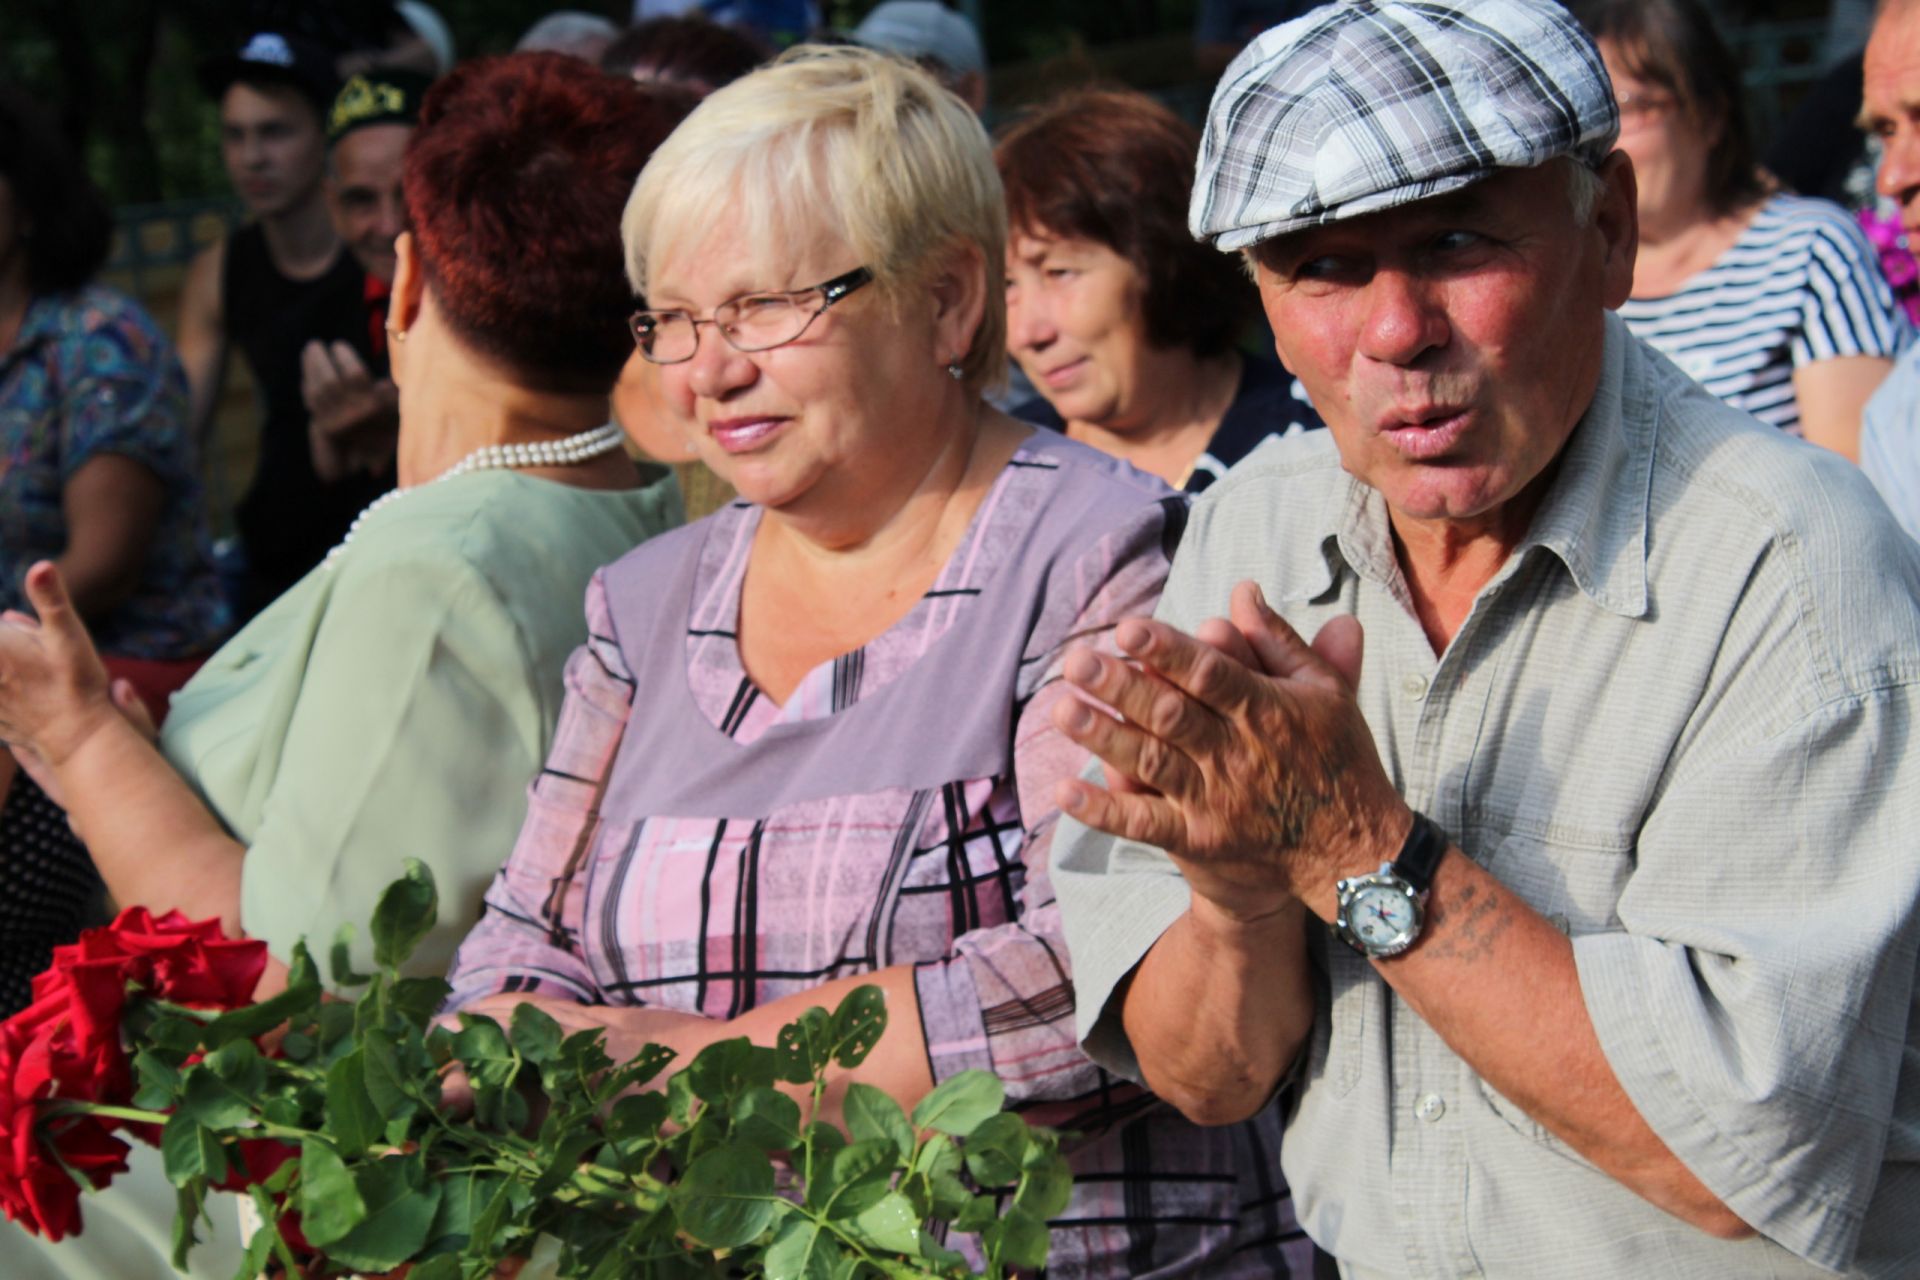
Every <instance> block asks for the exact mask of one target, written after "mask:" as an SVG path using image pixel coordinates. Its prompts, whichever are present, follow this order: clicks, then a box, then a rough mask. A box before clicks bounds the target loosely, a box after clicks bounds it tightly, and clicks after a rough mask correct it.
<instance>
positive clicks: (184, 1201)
mask: <svg viewBox="0 0 1920 1280" xmlns="http://www.w3.org/2000/svg"><path fill="white" fill-rule="evenodd" d="M173 1196H174V1212H173V1269H174V1270H175V1271H185V1270H186V1269H187V1254H188V1253H189V1252H191V1251H192V1249H193V1246H195V1245H196V1244H199V1243H200V1236H199V1234H198V1233H197V1232H195V1231H194V1229H193V1227H194V1224H195V1223H196V1222H198V1221H199V1220H200V1217H201V1215H202V1214H203V1213H205V1212H206V1208H205V1206H206V1202H207V1188H206V1185H205V1184H204V1183H199V1182H189V1183H188V1184H187V1185H186V1186H184V1187H181V1188H180V1189H179V1190H177V1191H175V1192H174V1193H173Z"/></svg>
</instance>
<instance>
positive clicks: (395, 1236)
mask: <svg viewBox="0 0 1920 1280" xmlns="http://www.w3.org/2000/svg"><path fill="white" fill-rule="evenodd" d="M353 1180H354V1185H355V1186H357V1187H358V1188H359V1190H360V1197H361V1199H362V1200H363V1201H364V1202H365V1203H366V1208H367V1216H366V1217H365V1218H364V1219H363V1220H362V1221H361V1222H360V1223H359V1225H357V1226H355V1227H354V1228H353V1230H351V1231H349V1232H347V1234H346V1235H344V1236H342V1237H340V1238H339V1239H338V1240H335V1241H334V1242H333V1243H331V1244H329V1245H327V1246H326V1254H327V1256H328V1257H329V1258H331V1259H333V1260H334V1261H335V1262H338V1263H343V1264H345V1265H346V1266H349V1267H352V1268H355V1269H356V1270H359V1271H374V1272H378V1271H391V1270H393V1268H395V1267H397V1266H399V1265H400V1264H401V1263H403V1262H407V1261H409V1260H411V1259H412V1258H413V1257H414V1255H415V1254H417V1253H419V1252H420V1250H421V1249H422V1248H424V1247H425V1246H426V1243H427V1233H428V1232H430V1231H431V1230H432V1229H433V1220H434V1217H435V1216H436V1215H437V1214H438V1213H439V1210H440V1196H441V1193H442V1189H443V1184H441V1183H439V1182H428V1181H427V1180H426V1173H425V1169H424V1167H423V1166H422V1164H421V1162H420V1160H419V1157H418V1155H417V1154H416V1155H413V1156H407V1157H392V1158H388V1159H384V1160H374V1161H372V1162H370V1163H368V1164H365V1165H362V1166H361V1167H360V1168H359V1169H357V1170H355V1171H354V1175H353ZM308 1239H310V1240H311V1239H312V1237H311V1236H309V1237H308ZM314 1243H315V1244H318V1243H319V1241H317V1240H315V1241H314Z"/></svg>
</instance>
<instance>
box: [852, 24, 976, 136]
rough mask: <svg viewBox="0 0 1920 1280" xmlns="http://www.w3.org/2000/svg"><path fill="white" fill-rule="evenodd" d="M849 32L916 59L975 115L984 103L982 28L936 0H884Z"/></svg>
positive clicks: (864, 41)
mask: <svg viewBox="0 0 1920 1280" xmlns="http://www.w3.org/2000/svg"><path fill="white" fill-rule="evenodd" d="M853 38H854V39H855V40H857V41H859V42H860V43H861V44H863V45H866V46H867V47H868V48H869V49H884V50H885V51H886V52H888V53H897V54H899V55H900V56H901V57H903V58H911V59H913V60H914V61H915V62H918V63H919V64H920V65H921V66H923V67H925V68H927V70H929V71H931V72H933V74H934V76H935V77H936V78H937V79H938V80H939V81H940V83H941V84H944V85H945V86H946V87H947V88H949V89H951V90H953V92H954V94H955V95H957V96H958V97H959V99H960V100H961V101H962V102H964V103H966V104H967V105H968V106H969V107H972V108H973V112H974V114H975V115H979V114H980V113H981V112H983V111H985V110H986V109H987V55H986V52H985V51H984V50H983V49H981V47H980V33H979V32H977V31H975V30H974V29H973V24H972V23H971V22H969V21H967V19H966V17H965V15H963V14H959V13H955V12H954V11H953V10H952V9H949V8H947V6H945V5H944V4H941V3H940V2H939V0H882V3H880V4H877V5H875V6H874V7H873V10H872V12H870V13H868V14H867V16H866V17H865V18H863V19H861V21H860V25H859V26H857V27H855V28H854V29H853Z"/></svg>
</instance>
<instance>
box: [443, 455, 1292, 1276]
mask: <svg viewBox="0 0 1920 1280" xmlns="http://www.w3.org/2000/svg"><path fill="white" fill-rule="evenodd" d="M760 514H761V513H760V510H759V509H758V508H756V507H753V506H750V505H747V504H735V505H733V506H730V507H727V508H725V509H723V510H721V511H719V512H716V513H715V514H714V515H712V516H710V517H708V518H707V519H705V520H703V521H700V522H698V523H697V524H694V525H690V526H688V527H686V528H685V529H682V530H679V531H677V532H675V533H671V534H667V535H665V536H663V537H660V538H656V539H654V540H653V541H651V542H649V543H648V544H646V545H645V546H643V547H640V548H638V549H637V550H635V551H634V552H632V553H631V554H629V555H628V556H626V557H625V558H624V559H622V560H621V561H619V562H618V563H616V564H614V565H612V566H609V567H608V568H607V569H604V570H602V571H601V573H600V575H598V576H597V577H596V578H595V579H594V581H593V584H592V585H591V586H590V587H589V588H588V592H587V620H588V625H589V630H590V634H591V639H590V641H589V643H588V644H587V645H585V646H583V647H582V648H581V649H580V650H578V651H577V652H576V653H575V654H574V656H573V658H572V660H571V661H570V662H569V664H568V668H567V700H566V704H565V706H564V708H563V709H562V711H561V719H560V725H559V729H558V731H557V733H556V735H555V738H554V745H553V752H552V756H551V758H550V760H549V762H548V765H547V767H546V768H545V769H544V770H543V771H542V772H541V775H540V776H539V777H538V778H537V779H536V780H535V782H534V784H533V787H532V789H531V792H530V807H529V811H528V815H527V823H526V827H525V829H524V830H523V831H522V833H521V835H520V839H519V841H518V843H517V844H516V845H515V847H514V850H513V855H512V857H511V858H510V859H509V860H508V862H507V864H506V866H505V867H504V868H503V869H502V871H501V873H500V875H499V878H498V879H497V880H496V881H495V883H494V886H493V888H492V890H491V891H490V892H489V893H488V895H487V910H486V912H485V915H484V916H483V918H482V919H481V921H480V923H479V925H478V926H477V927H476V928H475V929H474V932H473V933H472V934H470V935H469V936H468V938H467V940H466V942H465V943H464V944H463V945H462V947H461V950H460V954H459V956H458V957H457V958H456V960H455V962H454V968H453V973H452V975H451V978H452V981H453V984H454V997H453V1002H454V1003H455V1004H462V1003H466V1002H469V1001H472V1000H475V999H478V998H479V997H481V996H485V995H490V994H493V993H496V992H512V991H517V992H539V993H541V994H543V995H546V996H559V997H562V998H572V999H576V1000H580V1001H582V1002H591V1003H610V1004H636V1005H637V1004H646V1005H652V1006H656V1007H659V1008H664V1009H672V1010H676V1011H680V1012H687V1013H698V1014H703V1015H705V1016H708V1017H713V1018H729V1017H733V1016H736V1015H738V1014H740V1013H742V1012H744V1011H746V1010H748V1009H751V1008H753V1007H755V1006H756V1005H758V1004H761V1003H764V1002H766V1001H769V1000H774V999H778V998H780V997H782V996H786V995H789V994H792V993H795V992H802V991H805V990H807V989H809V988H810V987H812V986H814V985H816V984H818V983H820V982H822V981H825V980H827V979H830V978H836V977H842V976H847V975H852V974H859V973H865V972H870V971H872V970H874V969H878V968H884V967H887V966H890V965H901V964H910V965H913V966H915V967H916V985H917V989H918V995H919V1000H920V1008H921V1021H922V1030H923V1031H924V1034H925V1037H926V1041H927V1055H928V1060H929V1063H930V1065H931V1067H932V1071H933V1076H934V1079H936V1080H941V1079H945V1078H946V1077H948V1076H950V1075H952V1074H953V1073H955V1072H957V1071H960V1070H964V1069H966V1068H968V1067H984V1068H987V1069H989V1070H992V1071H994V1072H996V1073H998V1074H999V1076H1000V1077H1001V1078H1002V1079H1003V1080H1005V1081H1006V1084H1007V1091H1008V1095H1009V1098H1010V1099H1011V1100H1012V1101H1013V1102H1014V1104H1015V1105H1017V1106H1019V1107H1020V1108H1021V1109H1022V1110H1023V1111H1025V1112H1026V1114H1027V1115H1028V1116H1029V1118H1031V1119H1033V1120H1035V1121H1037V1122H1042V1123H1047V1124H1053V1125H1056V1126H1058V1127H1060V1128H1062V1129H1067V1130H1073V1131H1075V1132H1078V1133H1081V1134H1084V1135H1086V1136H1085V1138H1084V1139H1083V1140H1082V1141H1081V1142H1080V1143H1079V1144H1078V1145H1077V1147H1076V1148H1075V1149H1074V1150H1073V1151H1072V1152H1071V1157H1072V1161H1073V1166H1074V1171H1075V1175H1076V1190H1075V1195H1074V1199H1073V1203H1072V1204H1071V1205H1070V1206H1069V1207H1068V1208H1067V1210H1066V1212H1065V1213H1063V1214H1062V1215H1061V1216H1060V1218H1058V1219H1057V1220H1055V1222H1054V1223H1053V1224H1052V1225H1053V1255H1052V1260H1051V1264H1050V1267H1049V1274H1051V1275H1053V1276H1056V1277H1080V1276H1103V1277H1104V1276H1111V1277H1122V1276H1167V1275H1196V1276H1198V1275H1204V1276H1209V1277H1212V1276H1242V1275H1244V1276H1261V1277H1266V1276H1276V1275H1287V1274H1298V1275H1306V1274H1309V1273H1308V1271H1307V1269H1306V1267H1305V1265H1304V1263H1303V1260H1304V1259H1305V1258H1307V1257H1308V1256H1309V1252H1308V1251H1309V1246H1308V1244H1307V1242H1306V1239H1305V1237H1304V1236H1303V1235H1302V1234H1301V1233H1300V1231H1299V1228H1298V1227H1297V1225H1296V1224H1295V1223H1294V1220H1293V1214H1292V1208H1291V1204H1290V1201H1289V1200H1288V1197H1287V1194H1286V1189H1285V1187H1284V1186H1283V1185H1281V1184H1280V1183H1279V1182H1278V1174H1277V1172H1276V1170H1277V1169H1278V1162H1277V1159H1276V1155H1277V1151H1278V1143H1279V1127H1280V1119H1279V1115H1278V1112H1277V1110H1276V1109H1275V1108H1273V1107H1269V1108H1268V1109H1267V1110H1266V1111H1265V1112H1264V1113H1263V1114H1262V1115H1261V1116H1260V1117H1258V1118H1257V1119H1255V1120H1253V1121H1249V1122H1247V1123H1245V1124H1242V1125H1236V1126H1231V1127H1226V1128H1220V1129H1201V1128H1198V1127H1196V1126H1194V1125H1191V1124H1188V1123H1187V1122H1186V1121H1184V1120H1183V1119H1181V1118H1180V1116H1179V1115H1178V1114H1176V1113H1175V1112H1174V1111H1173V1110H1172V1109H1171V1108H1169V1107H1167V1106H1165V1105H1163V1104H1161V1103H1159V1102H1157V1101H1156V1100H1155V1099H1154V1098H1153V1097H1152V1096H1151V1095H1148V1094H1145V1093H1143V1092H1141V1091H1140V1090H1138V1089H1137V1088H1134V1087H1132V1086H1130V1085H1127V1084H1125V1083H1124V1082H1122V1081H1119V1080H1117V1079H1115V1078H1114V1077H1111V1076H1108V1075H1107V1074H1105V1073H1104V1072H1102V1071H1101V1070H1100V1069H1099V1068H1097V1067H1095V1066H1094V1065H1093V1064H1092V1063H1091V1062H1090V1061H1088V1060H1087V1058H1086V1057H1085V1056H1084V1055H1083V1054H1082V1053H1081V1052H1080V1050H1079V1047H1078V1046H1077V1044H1076V1043H1075V1040H1074V1034H1073V987H1072V983H1071V981H1070V979H1069V973H1068V963H1067V955H1066V949H1065V946H1064V944H1063V942H1062V940H1061V935H1060V923H1059V916H1058V910H1057V908H1056V907H1055V905H1054V899H1053V891H1052V888H1051V884H1050V882H1049V879H1048V874H1047V858H1046V851H1047V848H1048V845H1049V842H1050V840H1051V838H1052V832H1053V825H1054V822H1055V819H1056V818H1057V816H1058V813H1057V811H1056V810H1055V809H1054V807H1053V802H1052V799H1051V792H1052V788H1053V786H1054V784H1055V783H1056V782H1057V781H1059V780H1060V779H1062V778H1065V777H1070V776H1073V775H1074V774H1077V773H1078V772H1079V770H1080V769H1081V767H1082V766H1083V765H1084V764H1085V763H1086V755H1085V753H1083V752H1082V751H1081V750H1080V748H1078V747H1077V746H1075V745H1074V744H1073V743H1071V742H1070V741H1068V740H1067V739H1066V738H1064V737H1063V736H1061V735H1060V734H1059V733H1057V732H1056V731H1055V730H1054V728H1053V726H1052V723H1051V720H1050V718H1049V715H1048V709H1049V707H1050V706H1051V705H1052V703H1053V701H1054V700H1055V699H1057V698H1059V697H1063V696H1071V695H1070V694H1068V692H1067V688H1066V686H1065V685H1064V684H1063V683H1062V682H1061V681H1060V679H1059V661H1060V658H1061V656H1062V653H1063V651H1064V650H1065V648H1066V646H1067V645H1068V644H1070V643H1072V642H1087V643H1092V644H1097V645H1100V646H1102V647H1105V648H1108V649H1109V650H1110V649H1111V635H1112V629H1113V626H1114V624H1115V623H1116V622H1118V621H1119V620H1120V619H1121V618H1124V617H1128V616H1132V615H1137V614H1145V613H1149V612H1151V611H1152V608H1153V605H1154V603H1155V601H1156V600H1157V599H1158V597H1159V594H1160V589H1161V587H1162V585H1163V584H1164V582H1165V580H1166V573H1167V565H1168V557H1169V556H1170V555H1171V553H1172V550H1173V547H1174V545H1175V543H1176V542H1177V541H1178V536H1179V533H1180V530H1181V528H1182V526H1183V524H1184V520H1185V507H1184V505H1183V500H1182V499H1180V498H1179V497H1177V496H1175V495H1173V494H1171V493H1170V492H1169V491H1168V490H1167V489H1165V487H1164V486H1162V485H1160V484H1159V482H1158V481H1155V480H1151V479H1149V478H1147V477H1145V476H1143V475H1141V474H1140V473H1139V472H1136V471H1133V470H1132V469H1130V468H1127V467H1125V466H1123V465H1122V464H1120V463H1117V462H1115V461H1113V460H1112V459H1110V458H1107V457H1106V456H1105V455H1103V454H1099V453H1095V452H1094V451H1092V450H1090V449H1087V448H1084V447H1082V446H1080V445H1077V444H1074V443H1072V442H1070V441H1067V440H1064V439H1060V438H1058V437H1051V436H1050V435H1049V434H1046V433H1043V434H1040V435H1036V436H1034V437H1033V438H1031V439H1029V440H1028V441H1027V442H1026V444H1025V445H1024V446H1023V447H1022V448H1021V449H1020V451H1019V452H1018V453H1017V454H1016V455H1015V456H1014V458H1013V460H1012V461H1011V462H1010V463H1009V464H1008V466H1007V467H1006V468H1005V469H1004V471H1003V472H1002V473H1001V475H1000V476H999V478H998V479H997V481H996V482H995V484H994V485H993V487H992V489H991V491H990V492H989V493H988V495H987V497H986V499H985V500H984V501H983V502H982V504H981V507H980V510H979V511H978V513H977V514H976V515H975V516H974V519H973V521H972V524H971V526H970V527H969V529H968V531H967V533H966V536H965V538H964V539H963V541H962V542H961V544H960V546H959V547H958V548H957V549H956V550H955V551H954V553H953V555H952V557H951V558H950V559H949V560H948V562H947V565H946V567H945V568H944V570H943V571H942V572H941V575H940V578H939V580H938V581H937V582H936V583H935V584H934V586H933V587H932V589H930V590H929V591H928V592H927V593H926V595H925V596H924V597H923V598H922V599H921V600H920V602H919V603H918V605H916V606H915V608H914V609H913V611H912V612H910V613H909V614H908V615H907V616H906V617H905V618H903V619H902V620H901V621H900V622H898V623H897V624H895V625H894V626H893V627H892V628H890V629H889V630H888V631H886V632H885V633H884V634H882V635H880V636H877V637H875V638H874V639H873V640H872V641H871V642H869V643H868V644H867V645H865V646H864V647H862V648H860V649H858V650H855V651H854V652H852V653H848V654H845V655H842V656H841V657H839V658H836V659H834V660H833V661H831V662H828V663H824V664H822V665H821V666H820V667H819V668H817V669H815V670H814V671H812V672H810V673H809V674H808V675H807V676H806V677H805V678H804V679H803V680H802V682H801V684H800V686H799V687H798V688H797V689H796V690H795V691H794V693H793V694H792V696H791V697H789V698H788V700H787V702H786V703H785V704H784V705H776V704H774V702H773V701H772V700H771V699H770V698H768V697H767V696H765V695H764V694H763V693H762V692H761V691H760V690H759V688H758V687H757V686H755V685H754V683H753V681H752V680H751V679H750V678H749V677H748V675H747V673H746V671H745V670H744V668H743V667H742V665H741V662H740V657H739V649H738V645H737V642H736V634H737V632H736V626H737V619H738V616H739V602H740V586H741V582H742V580H743V578H744V576H745V573H746V566H747V557H748V549H749V548H750V547H751V546H752V543H753V535H754V531H755V529H756V528H757V527H758V524H759V520H760ZM904 1030H905V1028H903V1027H896V1029H895V1031H894V1032H893V1033H892V1034H901V1033H902V1032H903V1031H904Z"/></svg>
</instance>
